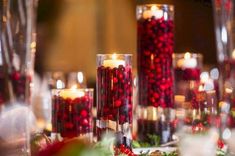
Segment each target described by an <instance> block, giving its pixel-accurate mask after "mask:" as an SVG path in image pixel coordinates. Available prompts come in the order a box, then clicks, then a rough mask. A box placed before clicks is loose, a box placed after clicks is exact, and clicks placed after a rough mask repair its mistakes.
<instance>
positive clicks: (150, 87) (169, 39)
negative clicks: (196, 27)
mask: <svg viewBox="0 0 235 156" xmlns="http://www.w3.org/2000/svg"><path fill="white" fill-rule="evenodd" d="M173 27H174V25H173V21H172V20H170V19H169V20H164V18H163V17H162V18H158V19H156V18H155V17H154V16H153V17H152V18H147V19H139V20H138V74H139V104H140V105H144V106H154V107H158V106H161V107H163V108H166V107H173V87H172V86H173V73H172V54H173V46H174V34H173Z"/></svg>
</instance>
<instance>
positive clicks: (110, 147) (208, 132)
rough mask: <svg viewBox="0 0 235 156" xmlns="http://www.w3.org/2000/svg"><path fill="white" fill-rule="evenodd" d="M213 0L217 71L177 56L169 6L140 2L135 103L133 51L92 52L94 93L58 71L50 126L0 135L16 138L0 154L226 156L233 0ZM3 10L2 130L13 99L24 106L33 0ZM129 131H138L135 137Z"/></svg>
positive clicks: (234, 96) (234, 123)
mask: <svg viewBox="0 0 235 156" xmlns="http://www.w3.org/2000/svg"><path fill="white" fill-rule="evenodd" d="M213 2H214V3H213V7H214V15H215V27H216V39H217V43H218V44H217V46H218V47H217V49H218V61H219V70H218V69H217V68H214V69H212V70H210V71H205V69H204V68H203V56H202V55H201V54H199V53H190V52H185V53H174V27H175V25H174V6H172V5H167V4H146V5H139V6H137V9H136V14H137V71H138V74H137V77H138V78H137V86H138V87H137V88H138V89H137V90H138V95H137V97H133V90H134V88H133V67H132V55H131V54H118V53H117V54H116V53H114V54H98V55H97V68H96V72H97V77H96V90H95V91H96V97H95V96H94V95H93V94H94V90H93V89H91V88H86V85H84V84H83V79H84V77H83V73H82V72H81V73H80V72H79V73H73V74H72V73H71V75H70V76H68V77H69V78H68V80H70V82H66V79H65V78H64V77H63V76H64V75H63V74H59V75H60V76H58V77H57V78H56V80H55V81H53V83H52V84H50V85H51V86H50V89H51V90H50V91H51V96H52V99H51V105H52V106H51V130H50V129H49V130H47V131H44V132H41V133H35V132H32V131H31V130H30V128H29V126H25V127H24V129H25V130H24V133H23V134H20V136H22V135H23V136H24V137H19V138H14V137H12V136H11V135H10V136H11V137H5V136H1V138H14V139H16V143H13V142H12V141H10V142H8V141H9V140H4V139H3V143H2V144H0V155H1V154H2V151H3V152H4V151H5V153H4V154H6V153H7V154H8V153H11V154H12V153H14V152H16V153H17V152H18V154H19V153H20V154H21V153H23V154H24V155H35V156H47V155H48V156H49V155H56V156H57V155H58V156H60V155H70V156H73V155H81V156H88V155H89V156H93V155H94V156H95V155H100V156H111V155H115V156H121V155H127V156H136V155H141V156H145V155H146V156H147V155H151V156H152V155H153V156H176V155H182V156H188V155H192V156H193V155H203V156H204V155H205V156H206V155H218V156H219V155H220V156H222V155H226V154H228V153H229V154H231V153H232V152H233V150H234V149H233V148H231V147H233V146H232V145H233V144H232V143H231V140H232V138H233V134H234V132H233V128H234V127H235V115H234V112H235V92H234V88H235V76H234V69H235V67H234V65H235V63H234V62H235V51H234V49H235V48H234V47H233V44H232V43H233V37H232V36H231V34H233V32H232V29H231V28H232V26H233V22H232V19H233V14H232V13H233V10H234V8H233V7H234V5H235V4H233V1H231V0H224V1H222V0H215V1H213ZM1 7H2V10H0V13H1V25H0V26H1V27H0V28H1V29H0V30H1V31H0V32H1V34H0V35H1V42H0V45H1V47H0V48H1V49H0V50H1V51H0V52H1V54H2V55H0V104H1V105H0V121H1V122H0V128H1V130H2V129H3V127H4V126H2V124H1V123H4V122H2V121H5V120H3V119H4V117H5V116H7V115H9V114H10V115H9V117H10V116H13V115H12V114H17V113H18V114H19V112H18V111H19V110H18V109H12V110H13V111H12V110H11V109H10V111H9V110H7V111H6V110H5V108H6V107H7V106H12V105H14V104H15V103H17V102H18V103H20V105H21V106H20V108H22V107H23V108H25V107H26V108H28V107H30V105H29V104H30V103H31V99H30V95H31V87H32V86H34V85H33V84H32V81H33V62H34V53H35V47H36V42H35V13H34V11H35V8H36V1H35V2H34V1H30V2H29V1H27V2H26V1H24V0H22V1H20V0H17V1H14V2H13V1H11V0H5V1H3V5H2V6H1ZM219 74H220V75H219ZM61 75H62V76H61ZM219 76H220V77H219ZM77 80H78V81H79V84H76V83H77ZM219 82H220V83H219ZM67 83H68V85H66V84H67ZM74 84H75V85H74ZM219 84H220V85H219ZM78 87H80V88H78ZM52 88H53V89H52ZM55 88H57V89H55ZM95 98H96V101H95ZM134 98H137V99H138V100H137V106H134V105H133V101H134V100H133V99H134ZM94 102H95V104H94ZM17 108H18V107H17ZM6 112H7V113H6ZM12 112H13V113H12ZM14 112H17V113H14ZM6 114H7V115H6ZM27 115H30V113H29V114H28V111H27ZM27 115H26V116H27ZM7 117H8V116H7ZM30 117H31V116H30ZM5 118H6V117H5ZM11 120H14V118H13V119H11V118H9V121H11ZM14 121H15V120H14ZM133 121H136V122H133ZM10 123H11V122H10ZM12 123H14V122H12ZM22 123H23V122H22ZM25 123H26V124H27V123H28V120H26V121H25ZM135 124H136V125H135ZM13 125H14V124H13ZM135 127H137V130H136V132H137V134H133V129H134V128H135ZM4 132H6V131H4ZM20 132H21V131H20ZM8 134H9V133H7V132H6V136H7V135H8ZM30 134H32V135H31V139H29V138H30ZM136 136H137V137H136ZM29 141H31V142H30V143H29ZM22 142H24V143H22ZM202 142H203V145H202ZM12 144H13V145H12ZM15 144H16V145H15ZM20 145H21V146H20ZM29 145H31V147H29ZM14 147H17V149H16V150H13V149H14ZM18 147H19V148H18ZM192 147H193V148H192ZM199 148H200V150H198V151H194V152H192V151H193V150H194V149H199ZM227 148H229V149H228V150H227ZM18 149H20V150H18ZM19 151H20V152H19Z"/></svg>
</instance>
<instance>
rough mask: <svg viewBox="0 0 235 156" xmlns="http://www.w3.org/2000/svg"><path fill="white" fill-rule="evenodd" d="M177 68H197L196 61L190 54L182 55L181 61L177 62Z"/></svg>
mask: <svg viewBox="0 0 235 156" xmlns="http://www.w3.org/2000/svg"><path fill="white" fill-rule="evenodd" d="M177 66H178V67H182V68H195V67H197V60H196V59H195V58H193V57H191V54H190V53H189V52H187V53H185V54H184V58H183V59H179V60H178V62H177Z"/></svg>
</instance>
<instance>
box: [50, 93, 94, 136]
mask: <svg viewBox="0 0 235 156" xmlns="http://www.w3.org/2000/svg"><path fill="white" fill-rule="evenodd" d="M92 103H93V99H92V98H90V97H89V96H86V95H85V96H83V97H78V98H75V99H70V98H63V97H60V96H54V97H53V100H52V127H53V132H55V133H60V134H61V136H62V137H67V138H70V137H77V136H80V135H83V134H87V133H90V132H92V122H91V120H92V114H91V107H92Z"/></svg>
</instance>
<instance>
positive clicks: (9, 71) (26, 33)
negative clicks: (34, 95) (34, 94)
mask: <svg viewBox="0 0 235 156" xmlns="http://www.w3.org/2000/svg"><path fill="white" fill-rule="evenodd" d="M1 3H2V5H1V6H0V7H1V9H0V10H1V51H0V52H1V55H0V83H1V87H0V103H7V102H9V101H10V102H12V101H19V102H26V103H29V102H30V83H31V81H32V74H33V66H34V53H35V50H36V49H35V48H36V30H35V26H36V25H35V23H36V8H37V0H3V1H2V2H1Z"/></svg>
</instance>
